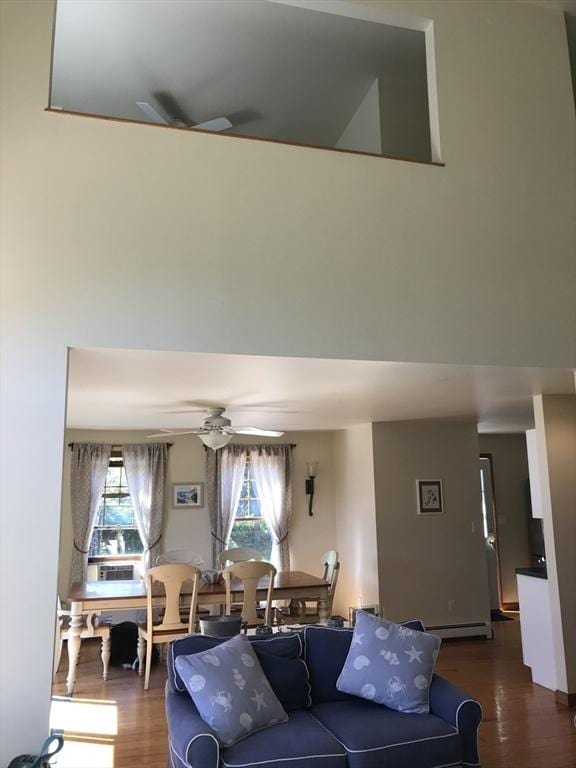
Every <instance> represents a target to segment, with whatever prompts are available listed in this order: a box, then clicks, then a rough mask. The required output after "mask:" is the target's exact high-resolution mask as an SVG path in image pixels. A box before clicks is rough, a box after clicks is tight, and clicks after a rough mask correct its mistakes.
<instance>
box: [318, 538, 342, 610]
mask: <svg viewBox="0 0 576 768" xmlns="http://www.w3.org/2000/svg"><path fill="white" fill-rule="evenodd" d="M322 565H323V566H324V575H323V577H322V578H323V579H324V581H327V582H328V584H330V589H329V590H328V594H329V597H330V605H329V610H330V611H331V610H332V603H333V601H334V593H335V592H336V584H337V583H338V574H339V573H340V562H339V560H338V552H336V550H335V549H330V550H329V551H328V552H325V553H324V555H323V556H322Z"/></svg>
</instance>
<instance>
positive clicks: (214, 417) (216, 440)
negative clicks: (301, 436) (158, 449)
mask: <svg viewBox="0 0 576 768" xmlns="http://www.w3.org/2000/svg"><path fill="white" fill-rule="evenodd" d="M206 410H207V412H208V416H207V417H206V418H205V419H204V423H203V425H202V426H201V427H197V428H196V429H187V430H185V431H183V432H180V431H178V430H173V429H162V430H160V432H157V433H155V434H153V435H148V437H167V436H168V435H198V437H199V438H200V440H202V442H203V443H204V445H206V446H207V447H208V448H212V449H213V450H215V451H216V450H218V448H223V447H224V446H225V445H226V444H227V443H229V442H230V440H231V439H232V437H233V436H234V435H256V436H258V437H282V435H283V434H284V432H279V431H278V430H276V429H259V428H258V427H233V426H232V422H231V421H230V419H227V418H226V417H225V416H223V415H222V414H223V413H224V411H225V410H226V409H225V408H222V407H221V406H218V407H215V408H207V409H206Z"/></svg>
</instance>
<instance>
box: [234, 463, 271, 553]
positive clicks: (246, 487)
mask: <svg viewBox="0 0 576 768" xmlns="http://www.w3.org/2000/svg"><path fill="white" fill-rule="evenodd" d="M228 546H229V547H250V548H251V549H256V550H257V551H258V552H260V553H261V554H262V559H263V560H270V555H271V553H272V537H271V536H270V531H269V530H268V526H267V525H266V522H265V520H264V518H263V517H262V509H261V505H260V498H259V495H258V487H257V485H256V482H255V481H254V478H253V476H252V465H251V464H250V458H248V460H247V461H246V469H245V471H244V482H243V483H242V492H241V494H240V501H239V502H238V507H237V508H236V520H235V522H234V525H233V526H232V533H231V534H230V541H229V542H228Z"/></svg>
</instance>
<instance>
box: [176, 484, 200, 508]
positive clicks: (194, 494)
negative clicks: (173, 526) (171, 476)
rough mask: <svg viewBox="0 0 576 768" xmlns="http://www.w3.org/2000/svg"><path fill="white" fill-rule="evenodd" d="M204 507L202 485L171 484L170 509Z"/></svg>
mask: <svg viewBox="0 0 576 768" xmlns="http://www.w3.org/2000/svg"><path fill="white" fill-rule="evenodd" d="M203 506H204V483H172V508H173V509H181V508H187V507H203Z"/></svg>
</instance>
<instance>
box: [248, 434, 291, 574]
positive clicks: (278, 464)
mask: <svg viewBox="0 0 576 768" xmlns="http://www.w3.org/2000/svg"><path fill="white" fill-rule="evenodd" d="M250 463H251V464H252V471H253V475H254V480H255V481H256V485H257V486H258V493H259V494H260V503H261V505H262V506H261V509H262V517H263V518H264V520H265V521H266V524H267V526H268V528H269V529H270V533H271V534H272V555H271V557H270V559H271V561H272V563H273V564H274V565H275V566H276V568H277V569H278V570H279V571H289V570H290V548H289V546H288V534H289V531H290V520H291V518H292V446H291V445H286V444H283V445H251V446H250Z"/></svg>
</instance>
